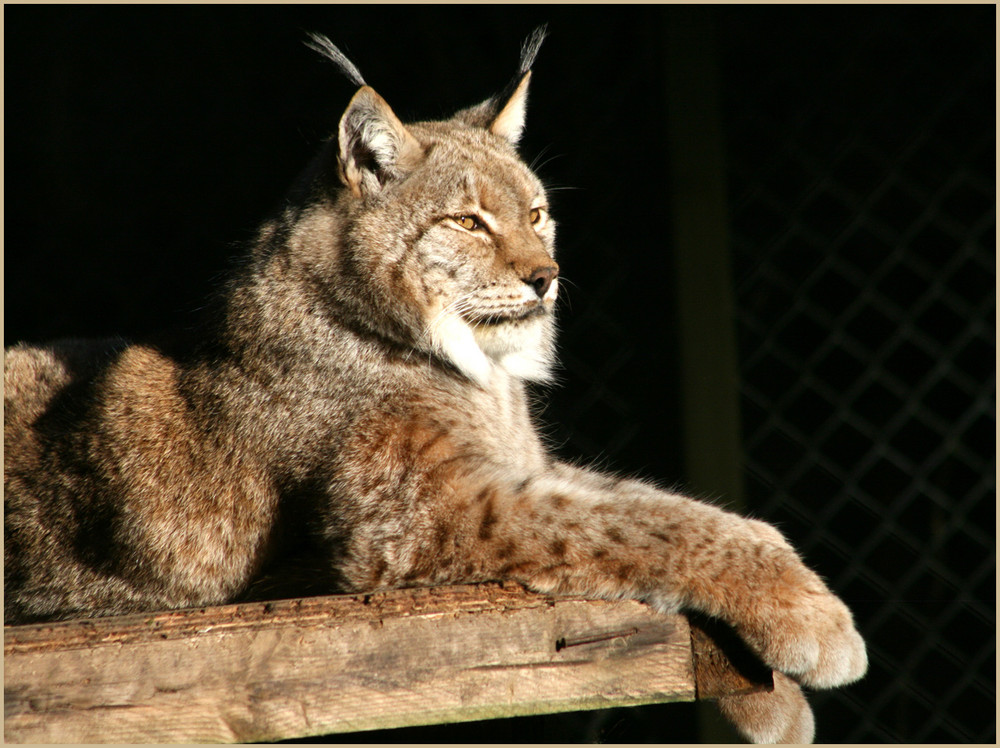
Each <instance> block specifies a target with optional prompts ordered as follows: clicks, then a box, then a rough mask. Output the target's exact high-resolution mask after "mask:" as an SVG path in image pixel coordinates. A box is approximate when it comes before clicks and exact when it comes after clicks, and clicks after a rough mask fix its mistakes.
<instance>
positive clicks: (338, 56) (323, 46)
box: [303, 33, 368, 86]
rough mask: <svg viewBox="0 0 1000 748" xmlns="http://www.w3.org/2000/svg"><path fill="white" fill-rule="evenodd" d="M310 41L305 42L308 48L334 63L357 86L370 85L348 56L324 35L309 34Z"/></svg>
mask: <svg viewBox="0 0 1000 748" xmlns="http://www.w3.org/2000/svg"><path fill="white" fill-rule="evenodd" d="M309 39H310V41H308V42H303V43H304V44H305V45H306V46H307V47H309V49H312V50H315V51H316V52H319V53H320V54H321V55H323V56H324V57H325V58H326V59H328V60H330V61H331V62H333V64H335V65H336V66H337V67H338V68H340V72H342V73H343V74H344V75H346V76H347V77H348V78H350V79H351V81H352V82H353V83H355V84H356V85H358V86H366V85H368V84H367V83H365V79H364V78H363V77H361V72H360V71H359V70H358V69H357V67H356V66H355V65H354V63H353V62H351V61H350V60H348V59H347V55H345V54H344V53H343V52H341V51H340V49H338V48H337V45H335V44H334V43H333V42H331V41H330V40H329V39H327V38H326V37H325V36H323V35H322V34H315V33H312V34H309Z"/></svg>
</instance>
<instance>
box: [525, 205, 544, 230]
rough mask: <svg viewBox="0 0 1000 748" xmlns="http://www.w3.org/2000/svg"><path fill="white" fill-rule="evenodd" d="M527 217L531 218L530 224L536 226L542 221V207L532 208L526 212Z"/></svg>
mask: <svg viewBox="0 0 1000 748" xmlns="http://www.w3.org/2000/svg"><path fill="white" fill-rule="evenodd" d="M528 218H530V219H531V223H532V225H534V226H537V225H538V224H539V223H541V222H542V209H541V208H532V209H531V212H530V213H528Z"/></svg>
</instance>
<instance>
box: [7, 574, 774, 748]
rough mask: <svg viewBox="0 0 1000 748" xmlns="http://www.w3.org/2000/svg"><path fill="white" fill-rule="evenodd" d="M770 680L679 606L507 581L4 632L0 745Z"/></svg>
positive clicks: (193, 738)
mask: <svg viewBox="0 0 1000 748" xmlns="http://www.w3.org/2000/svg"><path fill="white" fill-rule="evenodd" d="M737 659H738V658H737ZM768 687H770V675H769V673H768V672H767V671H763V672H762V671H760V670H759V669H755V668H754V667H753V666H751V667H750V668H749V669H747V668H742V667H741V668H740V669H738V668H736V667H735V666H734V665H733V664H732V662H731V661H730V658H729V657H728V656H727V654H726V653H725V652H724V651H723V650H722V649H720V648H719V647H717V646H716V644H715V642H714V641H713V638H712V636H710V635H709V634H707V633H705V632H704V631H703V630H701V629H699V628H697V627H692V626H690V625H689V622H688V619H687V618H685V617H684V616H660V615H657V614H655V613H653V612H652V611H651V610H650V609H649V608H648V607H647V606H645V605H642V604H640V603H637V602H631V601H624V602H616V603H610V602H599V601H592V600H583V599H576V598H572V599H570V598H551V597H546V596H542V595H536V594H532V593H528V592H526V591H524V590H523V589H522V588H521V587H520V586H518V585H513V584H505V585H501V584H484V585H469V586H458V587H439V588H429V589H412V590H397V591H392V592H385V593H377V594H371V595H356V596H335V597H319V598H304V599H300V600H285V601H275V602H268V603H247V604H240V605H227V606H221V607H215V608H204V609H197V610H181V611H171V612H164V613H155V614H145V615H134V616H122V617H115V618H103V619H94V620H87V621H70V622H63V623H56V624H41V625H30V626H14V627H6V628H5V629H4V715H5V721H4V737H5V739H6V741H7V742H31V743H62V742H73V743H96V742H119V743H122V742H127V743H137V742H157V743H177V742H194V743H200V742H250V741H267V740H278V739H283V738H292V737H304V736H315V735H326V734H330V733H335V732H351V731H358V730H371V729H377V728H386V727H400V726H404V725H418V724H435V723H441V722H458V721H466V720H478V719H488V718H495V717H508V716H518V715H525V714H542V713H550V712H558V711H568V710H577V709H596V708H603V707H610V706H621V705H629V704H644V703H652V702H668V701H690V700H694V699H696V698H712V697H717V696H720V695H722V694H725V693H735V692H744V691H750V690H757V689H762V688H768Z"/></svg>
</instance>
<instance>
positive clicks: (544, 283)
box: [525, 265, 559, 298]
mask: <svg viewBox="0 0 1000 748" xmlns="http://www.w3.org/2000/svg"><path fill="white" fill-rule="evenodd" d="M557 275H559V268H558V267H556V266H555V265H550V266H548V267H543V268H537V269H536V270H535V272H533V273H532V274H531V277H530V278H526V279H525V282H526V283H527V284H528V285H529V286H531V287H532V288H533V289H535V293H536V294H538V298H542V297H543V296H545V292H546V291H548V290H549V286H551V285H552V281H554V280H555V279H556V276H557Z"/></svg>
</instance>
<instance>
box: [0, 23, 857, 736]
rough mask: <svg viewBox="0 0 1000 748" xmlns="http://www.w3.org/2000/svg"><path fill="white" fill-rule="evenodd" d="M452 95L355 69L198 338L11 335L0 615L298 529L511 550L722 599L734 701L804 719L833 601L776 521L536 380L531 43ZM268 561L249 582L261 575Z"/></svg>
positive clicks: (846, 670)
mask: <svg viewBox="0 0 1000 748" xmlns="http://www.w3.org/2000/svg"><path fill="white" fill-rule="evenodd" d="M543 36H544V31H543V30H542V29H539V30H538V31H536V33H535V34H534V35H532V37H531V38H530V39H529V40H528V42H526V44H525V46H524V48H523V49H522V54H521V65H520V69H519V72H518V74H517V75H516V76H515V77H514V79H513V80H512V82H511V83H510V84H509V85H508V87H507V89H506V90H505V91H504V92H503V93H502V94H500V95H498V96H495V97H493V98H490V99H487V100H486V101H484V102H482V103H481V104H479V105H477V106H473V107H471V108H469V109H465V110H462V111H460V112H459V113H458V114H456V115H455V116H454V117H452V118H451V119H448V120H445V121H434V122H418V123H413V124H405V125H404V124H403V123H402V122H401V121H400V120H399V119H398V118H397V117H396V115H395V114H394V113H393V111H392V110H391V109H390V107H389V105H388V104H387V103H386V102H385V101H384V100H383V99H382V97H380V96H379V95H378V94H377V93H376V92H375V91H374V90H373V89H372V88H370V87H369V86H368V85H366V84H365V82H364V80H363V78H362V77H361V75H360V74H359V73H358V71H357V69H356V68H354V67H353V65H352V64H351V63H350V62H349V61H347V60H346V58H344V57H343V55H342V54H341V53H340V52H339V50H337V48H336V47H334V46H333V45H332V44H331V43H330V42H329V41H328V40H327V39H325V38H324V37H319V36H315V37H314V38H313V46H314V47H315V48H316V49H318V50H319V51H321V52H322V53H323V54H325V55H326V56H327V57H329V58H330V59H332V60H333V61H334V62H336V63H337V64H338V65H339V66H340V67H341V68H342V69H343V71H344V72H345V73H346V74H347V75H348V76H349V77H351V78H352V80H353V81H354V82H355V83H356V84H357V85H358V86H359V89H358V91H357V92H356V94H355V95H354V97H353V98H352V99H351V101H350V104H349V105H348V107H347V109H346V111H345V112H344V114H343V117H342V119H341V120H340V124H339V128H338V131H337V133H336V135H335V136H334V137H331V138H330V139H329V140H328V142H327V143H326V144H325V145H324V147H323V148H322V150H321V152H320V153H319V154H318V156H317V157H316V158H315V160H314V161H313V162H312V164H311V165H310V166H309V167H308V169H307V170H306V171H305V172H304V173H303V174H302V176H301V177H300V179H299V180H298V182H297V183H296V184H295V185H294V186H293V188H292V190H291V192H290V193H289V195H288V198H287V200H286V202H285V203H284V207H283V209H282V210H281V211H280V212H279V213H278V214H277V215H276V216H275V217H273V218H272V219H271V220H269V221H268V222H266V223H265V224H264V225H263V226H262V228H261V229H260V230H259V233H258V234H257V236H256V238H255V240H254V241H253V242H252V247H251V248H250V251H249V256H248V257H247V259H246V261H245V262H244V263H243V264H242V266H241V267H240V268H239V269H238V270H237V271H236V272H235V273H234V274H233V275H232V277H231V278H230V279H229V281H228V283H227V285H226V286H225V288H224V289H223V292H222V293H221V294H220V295H219V298H218V300H217V303H216V304H215V306H214V307H212V308H211V311H210V313H209V314H208V315H207V320H206V322H205V324H204V326H203V327H202V328H201V329H199V330H197V331H196V334H195V335H194V336H193V338H192V340H190V341H184V340H181V339H177V338H174V339H166V338H164V339H160V340H153V341H151V342H146V343H135V344H130V343H126V342H124V341H121V340H104V341H79V340H67V341H61V342H57V343H53V344H51V345H48V346H44V347H41V346H39V347H36V346H29V345H25V344H21V345H16V346H14V347H13V348H11V349H9V350H8V351H7V353H6V358H5V366H4V377H5V392H4V397H5V413H4V448H5V457H6V461H5V466H4V468H5V472H4V485H5V489H6V493H5V500H4V502H5V504H4V505H5V518H4V551H5V564H6V566H5V608H4V614H5V619H6V623H8V624H11V623H23V622H30V621H39V620H46V619H66V618H72V617H81V616H101V615H113V614H120V613H126V612H132V611H142V610H149V609H167V608H177V607H184V606H201V605H208V604H216V603H224V602H227V601H232V600H237V599H240V598H241V597H245V596H246V595H248V594H251V592H252V591H253V590H254V586H253V585H254V582H255V580H260V579H262V578H265V577H266V576H267V575H268V574H274V573H276V571H275V570H279V569H281V568H282V566H281V564H282V563H283V562H285V561H286V560H287V559H289V558H292V557H293V556H292V553H291V551H292V550H296V549H300V548H302V547H307V548H308V550H309V553H310V554H312V555H310V556H306V557H307V558H312V559H314V561H313V563H314V564H315V565H314V566H312V567H311V572H310V573H311V577H312V578H313V579H314V581H315V586H316V587H317V588H318V590H319V591H321V592H326V593H331V592H335V591H363V590H378V589H385V588H393V587H401V586H416V585H438V584H448V583H471V582H479V581H488V580H514V581H517V582H520V583H522V584H524V585H526V586H527V587H529V588H531V589H533V590H536V591H539V592H542V593H551V594H574V595H587V596H594V597H598V598H608V599H621V598H634V599H639V600H643V601H647V602H648V603H649V604H650V605H652V606H654V607H655V608H656V609H658V610H660V611H664V612H674V611H679V610H689V611H697V612H700V613H704V614H707V615H710V616H714V617H717V618H719V619H722V620H723V621H725V622H727V623H728V624H729V625H731V626H732V627H733V628H734V629H735V631H736V632H737V633H738V634H739V636H740V637H741V638H742V639H743V640H744V641H745V642H746V643H747V645H748V646H749V647H751V648H752V649H753V650H754V651H755V652H756V653H757V654H758V655H759V656H760V658H761V659H762V660H763V661H764V662H765V663H766V664H767V665H769V666H771V667H772V668H774V669H775V671H776V674H775V689H774V691H773V692H770V693H763V694H755V695H751V696H743V697H730V698H727V699H723V700H722V701H721V704H720V705H721V708H722V710H723V712H724V713H725V714H726V715H727V716H728V717H729V718H730V719H731V720H732V721H733V722H734V723H735V724H736V725H737V727H738V728H739V729H740V730H742V732H743V734H744V735H746V736H747V737H748V738H749V739H752V740H755V741H809V740H811V739H812V735H813V719H812V713H811V711H810V709H809V706H808V704H807V703H806V701H805V698H804V696H803V695H802V692H801V690H800V686H799V684H802V685H805V686H811V687H819V688H826V687H833V686H837V685H841V684H846V683H849V682H851V681H854V680H856V679H857V678H859V677H861V676H862V675H863V674H864V672H865V670H866V667H867V658H866V653H865V645H864V642H863V641H862V639H861V637H860V636H859V634H858V633H857V631H856V630H855V627H854V624H853V621H852V617H851V613H850V612H849V610H848V609H847V607H846V606H845V605H844V604H843V603H842V602H841V601H840V600H839V599H838V598H837V597H836V596H834V595H833V594H832V593H831V592H830V590H829V589H828V588H827V587H826V585H825V584H824V583H823V582H822V581H821V580H820V578H819V577H818V576H817V575H816V574H814V573H813V572H812V571H810V570H809V569H808V568H806V567H805V566H804V565H803V563H802V561H801V560H800V559H799V556H798V555H797V554H796V552H795V551H794V550H793V549H792V547H791V546H790V545H789V543H788V542H787V541H786V540H785V538H784V537H783V536H782V535H781V533H779V532H778V531H777V530H776V529H775V528H773V527H771V526H770V525H767V524H765V523H763V522H760V521H755V520H752V519H746V518H743V517H741V516H738V515H736V514H732V513H728V512H726V511H724V510H722V509H720V508H717V507H715V506H712V505H709V504H706V503H701V502H698V501H695V500H693V499H690V498H686V497H684V496H680V495H677V494H674V493H668V492H665V491H663V490H659V489H657V488H655V487H653V486H652V485H650V484H648V483H646V482H643V481H640V480H632V479H624V478H619V477H615V476H611V475H606V474H602V473H599V472H595V471H594V470H590V469H586V468H582V467H577V466H574V465H571V464H567V463H564V462H560V461H558V460H556V459H554V458H553V457H551V456H550V455H549V454H547V452H546V449H545V446H544V445H543V442H542V440H541V439H540V437H539V436H538V434H537V432H536V429H535V427H534V426H533V424H532V418H531V415H530V413H529V406H528V401H527V396H526V383H527V382H538V381H545V380H546V379H548V378H549V376H550V370H551V367H552V365H553V361H554V338H555V323H554V316H555V313H554V307H555V303H556V297H557V294H558V292H559V266H558V264H557V262H556V260H555V259H554V239H555V230H556V224H555V220H554V219H553V217H552V216H551V215H550V213H549V204H548V201H547V199H546V192H545V189H544V188H543V186H542V183H541V182H540V181H539V179H538V178H537V177H536V176H535V174H534V173H533V172H532V171H531V170H530V169H529V168H528V167H527V166H526V165H525V163H524V162H523V161H522V160H521V159H520V158H519V156H518V154H517V151H516V145H517V142H518V139H519V137H520V135H521V132H522V128H523V126H524V121H525V108H526V106H525V105H526V101H527V95H528V85H529V81H530V79H531V68H532V65H533V62H534V59H535V55H536V53H537V50H538V47H539V45H540V44H541V41H542V38H543ZM258 583H259V582H258Z"/></svg>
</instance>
